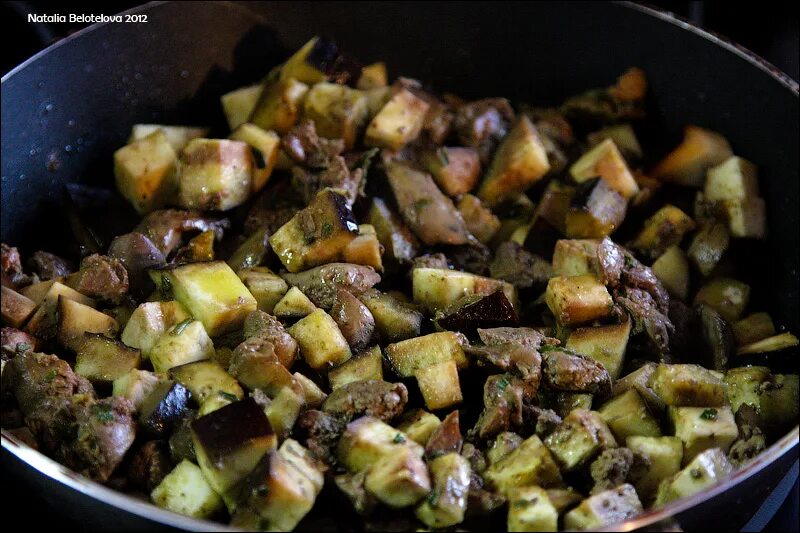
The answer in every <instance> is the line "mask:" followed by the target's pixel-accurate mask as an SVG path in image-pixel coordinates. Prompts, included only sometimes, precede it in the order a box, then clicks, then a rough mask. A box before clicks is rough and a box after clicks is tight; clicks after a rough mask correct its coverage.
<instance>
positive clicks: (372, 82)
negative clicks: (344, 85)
mask: <svg viewBox="0 0 800 533" xmlns="http://www.w3.org/2000/svg"><path fill="white" fill-rule="evenodd" d="M387 78H388V75H387V74H386V64H385V63H384V62H382V61H378V62H377V63H372V64H371V65H367V66H366V67H364V68H362V69H361V76H359V78H358V82H357V84H356V87H357V88H358V89H360V90H362V91H366V90H368V89H375V88H380V87H386V84H387V83H388V79H387Z"/></svg>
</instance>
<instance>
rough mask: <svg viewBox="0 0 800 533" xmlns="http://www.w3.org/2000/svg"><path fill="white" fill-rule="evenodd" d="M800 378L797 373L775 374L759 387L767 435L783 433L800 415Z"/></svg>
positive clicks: (774, 435)
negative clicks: (799, 400) (799, 413)
mask: <svg viewBox="0 0 800 533" xmlns="http://www.w3.org/2000/svg"><path fill="white" fill-rule="evenodd" d="M799 393H800V378H799V377H798V375H797V374H773V375H772V376H771V377H770V379H769V381H767V382H765V383H764V384H763V385H762V386H761V387H759V403H760V404H761V418H762V420H763V421H764V429H765V430H766V433H767V435H771V436H773V437H777V436H780V435H783V434H784V432H785V431H787V430H788V429H789V428H790V427H792V425H793V424H796V423H797V417H798V409H799V408H798V406H800V402H798V399H799V398H798V394H799Z"/></svg>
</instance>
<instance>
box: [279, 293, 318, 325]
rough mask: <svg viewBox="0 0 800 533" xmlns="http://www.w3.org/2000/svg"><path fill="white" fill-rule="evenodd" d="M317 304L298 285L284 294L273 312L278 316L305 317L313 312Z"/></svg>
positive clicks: (285, 317)
mask: <svg viewBox="0 0 800 533" xmlns="http://www.w3.org/2000/svg"><path fill="white" fill-rule="evenodd" d="M316 309H317V306H315V305H314V303H313V302H312V301H311V300H309V299H308V296H306V295H305V294H303V291H301V290H300V289H298V288H297V287H292V288H291V289H289V290H288V291H286V294H284V295H283V298H281V299H280V300H279V301H278V303H276V304H275V307H274V308H273V311H272V312H273V313H274V314H275V316H277V317H278V318H283V319H287V318H288V319H292V318H303V317H304V316H308V315H310V314H311V313H313V312H314V311H315V310H316Z"/></svg>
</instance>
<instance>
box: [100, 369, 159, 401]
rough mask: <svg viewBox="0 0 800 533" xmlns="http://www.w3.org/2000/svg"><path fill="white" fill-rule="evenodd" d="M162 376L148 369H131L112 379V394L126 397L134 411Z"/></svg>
mask: <svg viewBox="0 0 800 533" xmlns="http://www.w3.org/2000/svg"><path fill="white" fill-rule="evenodd" d="M162 381H163V378H161V377H159V376H157V375H156V374H154V373H152V372H150V371H148V370H136V369H135V368H134V369H131V370H129V371H128V372H127V373H126V374H123V375H121V376H119V377H118V378H117V379H115V380H114V384H113V386H112V395H113V396H122V397H123V398H127V399H128V400H129V401H130V402H131V403H132V404H133V407H134V408H135V410H136V411H139V410H141V408H142V404H143V403H144V400H145V399H146V398H147V397H148V396H150V393H152V392H153V391H154V390H155V389H156V387H157V386H158V385H159V384H160V383H161V382H162Z"/></svg>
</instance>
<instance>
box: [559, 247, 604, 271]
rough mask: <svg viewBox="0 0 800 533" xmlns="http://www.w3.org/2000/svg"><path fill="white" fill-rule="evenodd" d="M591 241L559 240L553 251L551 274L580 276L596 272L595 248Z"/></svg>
mask: <svg viewBox="0 0 800 533" xmlns="http://www.w3.org/2000/svg"><path fill="white" fill-rule="evenodd" d="M598 244H599V242H598V241H597V240H591V239H560V240H558V241H557V242H556V246H555V248H554V250H553V274H555V275H557V276H566V277H569V276H582V275H584V274H593V273H595V272H596V271H597V269H598V265H597V246H598Z"/></svg>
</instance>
